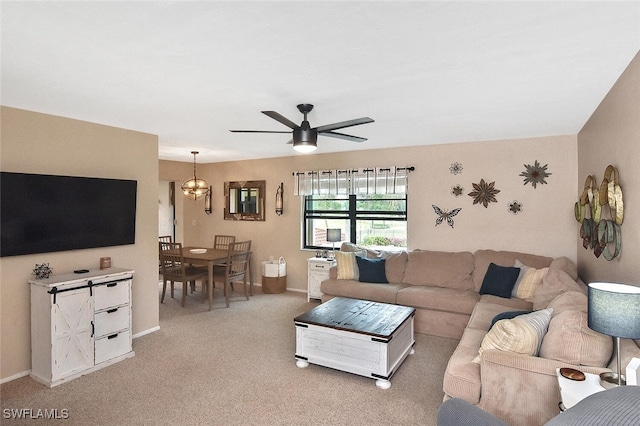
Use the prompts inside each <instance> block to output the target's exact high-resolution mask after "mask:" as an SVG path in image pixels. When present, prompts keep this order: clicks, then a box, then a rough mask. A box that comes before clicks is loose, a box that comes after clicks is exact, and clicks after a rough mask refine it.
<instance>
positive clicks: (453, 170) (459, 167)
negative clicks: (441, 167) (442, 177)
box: [449, 162, 462, 175]
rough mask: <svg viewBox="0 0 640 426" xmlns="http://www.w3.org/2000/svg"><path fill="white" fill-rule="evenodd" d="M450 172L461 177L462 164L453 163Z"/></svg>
mask: <svg viewBox="0 0 640 426" xmlns="http://www.w3.org/2000/svg"><path fill="white" fill-rule="evenodd" d="M449 171H450V172H451V174H452V175H459V174H460V173H462V164H461V163H458V162H455V163H451V167H449Z"/></svg>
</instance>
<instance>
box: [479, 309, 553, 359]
mask: <svg viewBox="0 0 640 426" xmlns="http://www.w3.org/2000/svg"><path fill="white" fill-rule="evenodd" d="M552 315H553V309H543V310H541V311H535V312H531V313H530V314H524V315H519V316H517V317H515V318H513V319H510V320H509V319H504V320H500V321H498V322H496V323H495V324H494V325H493V327H491V330H489V332H488V333H487V334H486V335H485V336H484V339H482V344H481V345H480V350H479V351H478V356H476V357H475V358H474V359H473V362H475V363H476V364H479V363H480V357H481V356H482V353H483V352H484V351H486V350H488V349H498V350H501V351H505V352H514V353H519V354H523V355H533V356H537V355H538V352H539V350H540V346H541V344H542V340H543V338H544V335H545V333H546V332H547V328H548V327H549V322H550V321H551V316H552Z"/></svg>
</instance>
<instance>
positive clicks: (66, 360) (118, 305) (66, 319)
mask: <svg viewBox="0 0 640 426" xmlns="http://www.w3.org/2000/svg"><path fill="white" fill-rule="evenodd" d="M133 272H134V271H132V270H128V269H121V268H110V269H104V270H91V271H89V272H86V273H83V274H75V273H71V274H61V275H54V276H52V277H50V278H46V279H42V280H30V281H29V283H30V286H31V377H33V378H34V379H35V380H37V381H39V382H41V383H44V384H45V385H47V386H50V387H53V386H56V385H59V384H61V383H64V382H67V381H69V380H72V379H75V378H77V377H80V376H82V375H84V374H88V373H91V372H93V371H96V370H98V369H100V368H103V367H106V366H108V365H111V364H114V363H116V362H118V361H122V360H123V359H126V358H129V357H132V356H134V355H135V353H134V352H133V350H132V344H131V282H132V278H133Z"/></svg>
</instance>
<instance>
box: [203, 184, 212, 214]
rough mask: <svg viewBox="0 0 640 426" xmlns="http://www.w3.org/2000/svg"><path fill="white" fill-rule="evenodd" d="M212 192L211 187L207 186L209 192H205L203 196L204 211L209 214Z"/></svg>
mask: <svg viewBox="0 0 640 426" xmlns="http://www.w3.org/2000/svg"><path fill="white" fill-rule="evenodd" d="M212 192H213V187H212V186H210V187H209V192H207V195H205V196H204V212H205V213H206V214H211V212H212V211H213V210H212V208H211V193H212Z"/></svg>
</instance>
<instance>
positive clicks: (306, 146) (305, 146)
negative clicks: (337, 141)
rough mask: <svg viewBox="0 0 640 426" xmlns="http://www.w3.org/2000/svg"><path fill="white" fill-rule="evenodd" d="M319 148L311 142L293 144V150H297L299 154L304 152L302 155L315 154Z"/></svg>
mask: <svg viewBox="0 0 640 426" xmlns="http://www.w3.org/2000/svg"><path fill="white" fill-rule="evenodd" d="M317 148H318V145H317V144H315V143H311V142H302V141H301V142H297V143H296V142H294V143H293V149H295V150H296V151H298V152H302V153H309V152H313V151H315V150H316V149H317Z"/></svg>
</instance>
